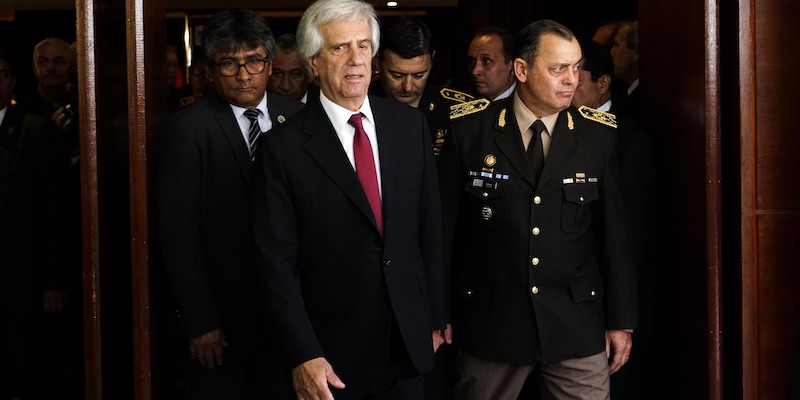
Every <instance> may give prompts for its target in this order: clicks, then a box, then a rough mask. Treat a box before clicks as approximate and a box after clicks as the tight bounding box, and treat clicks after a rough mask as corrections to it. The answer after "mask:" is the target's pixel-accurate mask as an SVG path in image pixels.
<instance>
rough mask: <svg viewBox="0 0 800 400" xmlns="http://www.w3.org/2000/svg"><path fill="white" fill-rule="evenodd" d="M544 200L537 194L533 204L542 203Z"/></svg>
mask: <svg viewBox="0 0 800 400" xmlns="http://www.w3.org/2000/svg"><path fill="white" fill-rule="evenodd" d="M541 202H542V198H541V197H539V196H535V197H534V198H533V204H540V203H541Z"/></svg>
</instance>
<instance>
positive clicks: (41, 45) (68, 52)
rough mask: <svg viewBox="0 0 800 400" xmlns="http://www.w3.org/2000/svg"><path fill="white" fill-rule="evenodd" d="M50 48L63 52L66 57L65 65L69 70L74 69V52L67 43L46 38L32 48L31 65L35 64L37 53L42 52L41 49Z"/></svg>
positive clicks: (57, 39)
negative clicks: (67, 64)
mask: <svg viewBox="0 0 800 400" xmlns="http://www.w3.org/2000/svg"><path fill="white" fill-rule="evenodd" d="M48 46H52V47H56V48H61V50H63V51H64V54H65V55H66V56H67V63H69V66H70V68H71V69H74V68H75V59H76V58H77V57H75V50H74V49H73V48H72V46H70V44H69V43H67V42H65V41H63V40H61V39H59V38H53V37H51V38H47V39H44V40H42V41H41V42H39V43H37V44H36V47H34V48H33V63H34V64H36V59H37V58H39V52H41V51H42V49H43V48H45V47H48Z"/></svg>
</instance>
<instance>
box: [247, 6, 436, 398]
mask: <svg viewBox="0 0 800 400" xmlns="http://www.w3.org/2000/svg"><path fill="white" fill-rule="evenodd" d="M379 35H380V32H379V28H378V23H377V19H376V16H375V11H374V9H373V8H372V6H371V5H369V3H365V2H362V1H360V0H321V1H318V2H316V3H314V4H313V5H311V7H309V8H308V9H307V10H306V12H305V13H304V14H303V17H302V19H301V21H300V24H299V26H298V32H297V41H298V47H299V49H300V53H301V54H302V55H303V58H304V60H305V61H306V62H307V63H308V65H309V67H310V69H311V71H312V72H313V74H314V76H315V77H316V78H317V79H318V80H319V85H320V89H321V92H320V96H319V97H318V98H314V99H309V102H308V104H307V105H306V108H305V109H303V110H302V111H300V112H299V113H298V114H297V115H296V116H295V117H294V118H293V119H292V120H290V121H288V122H287V123H286V124H284V125H283V126H281V127H280V128H279V129H276V130H275V131H274V132H272V133H270V135H269V136H267V138H266V140H265V143H264V146H263V147H260V148H259V153H258V155H257V157H256V171H255V172H254V177H253V189H254V196H255V197H254V202H253V204H254V221H255V222H254V223H255V226H254V237H255V241H256V249H257V255H256V257H257V260H256V262H257V264H258V268H259V271H260V272H261V274H262V276H263V278H262V282H263V286H262V292H263V294H264V298H265V301H266V304H267V307H268V309H269V311H270V313H271V316H272V319H273V320H274V324H275V327H276V329H277V331H278V336H279V339H280V343H281V345H282V348H283V350H284V352H285V354H286V361H287V364H288V366H289V367H291V368H292V378H293V383H294V388H295V391H296V392H297V395H298V398H300V399H332V398H333V396H335V397H336V399H364V398H370V399H373V398H377V399H385V398H392V399H421V398H422V393H423V392H422V376H421V374H422V373H424V372H426V371H428V370H430V369H431V367H432V366H433V355H434V351H435V350H436V348H437V347H438V345H440V344H441V343H442V342H443V341H444V337H443V336H442V333H441V331H440V329H442V328H444V326H443V323H444V317H443V312H442V302H443V300H442V288H441V285H442V274H441V221H440V217H441V215H440V200H439V193H438V187H437V179H436V172H435V164H434V160H433V155H432V151H431V144H430V143H431V142H430V136H429V133H428V130H427V122H426V120H425V117H424V116H423V115H422V113H420V112H419V111H417V110H414V109H412V108H410V107H404V106H401V105H398V104H397V103H395V102H392V101H390V100H387V99H383V98H380V97H373V96H368V95H367V91H368V88H369V83H370V65H371V59H372V57H373V56H374V55H375V51H376V50H377V47H378V44H379V38H380V36H379Z"/></svg>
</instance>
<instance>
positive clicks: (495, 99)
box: [492, 81, 517, 101]
mask: <svg viewBox="0 0 800 400" xmlns="http://www.w3.org/2000/svg"><path fill="white" fill-rule="evenodd" d="M516 88H517V81H514V83H512V84H511V86H509V87H508V89H506V91H505V92H503V93H500V95H498V96H497V97H495V98H494V99H492V101H497V100H502V99H505V98H506V97H508V96H511V93H514V89H516Z"/></svg>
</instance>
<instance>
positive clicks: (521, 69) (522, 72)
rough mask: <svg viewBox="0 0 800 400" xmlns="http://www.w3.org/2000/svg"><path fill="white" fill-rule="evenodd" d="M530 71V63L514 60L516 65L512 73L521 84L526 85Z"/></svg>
mask: <svg viewBox="0 0 800 400" xmlns="http://www.w3.org/2000/svg"><path fill="white" fill-rule="evenodd" d="M528 69H529V68H528V63H527V62H526V61H525V60H523V59H521V58H516V59H514V65H513V69H512V70H511V73H512V74H514V75H515V76H516V77H517V80H518V81H519V82H520V83H525V82H527V81H528Z"/></svg>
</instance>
